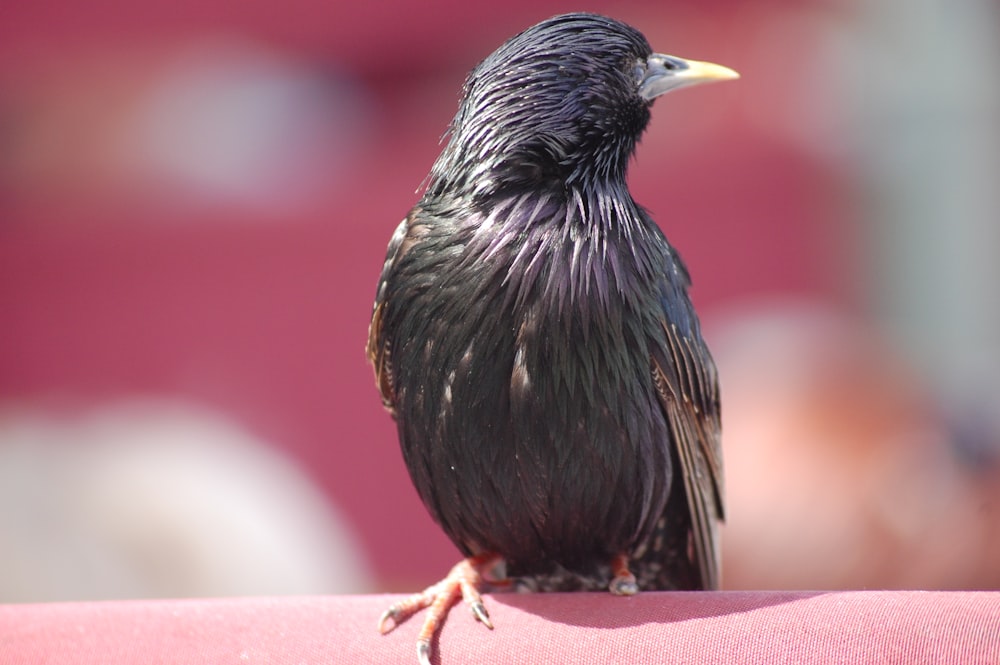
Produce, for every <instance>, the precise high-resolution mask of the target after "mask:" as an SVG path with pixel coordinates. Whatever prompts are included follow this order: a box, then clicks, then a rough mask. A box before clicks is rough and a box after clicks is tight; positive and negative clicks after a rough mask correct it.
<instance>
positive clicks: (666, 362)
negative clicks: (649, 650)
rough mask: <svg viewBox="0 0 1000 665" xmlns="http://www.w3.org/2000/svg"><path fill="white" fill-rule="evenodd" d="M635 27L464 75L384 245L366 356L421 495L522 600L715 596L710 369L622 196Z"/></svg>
mask: <svg viewBox="0 0 1000 665" xmlns="http://www.w3.org/2000/svg"><path fill="white" fill-rule="evenodd" d="M651 52H652V51H651V49H650V47H649V45H648V44H647V43H646V40H645V39H644V38H643V37H642V35H641V34H639V33H638V32H636V31H634V30H633V29H631V28H629V27H628V26H625V25H623V24H621V23H618V22H615V21H612V20H611V19H606V18H603V17H595V16H592V15H569V16H564V17H559V18H558V19H553V20H552V21H550V22H546V23H542V24H540V25H539V26H535V27H534V28H531V29H529V30H528V31H526V32H524V33H522V34H521V35H518V36H516V37H514V38H513V39H511V40H510V41H508V42H507V43H506V44H505V45H504V46H502V47H501V48H500V49H498V50H497V51H496V52H495V53H494V54H493V55H491V56H490V57H489V58H487V59H486V60H485V61H484V62H483V63H481V64H480V65H479V66H478V67H477V68H476V69H474V70H473V71H472V73H471V74H470V75H469V78H468V80H467V82H466V85H465V88H464V92H463V100H462V104H461V106H460V109H459V112H458V114H457V115H456V117H455V120H454V121H453V123H452V126H451V129H450V133H449V138H448V143H447V145H446V146H445V148H444V150H443V151H442V153H441V156H440V157H439V158H438V160H437V162H436V163H435V165H434V167H433V169H432V171H431V174H430V176H429V181H428V184H427V189H426V192H425V194H424V196H423V198H422V199H421V201H420V202H419V203H418V204H417V206H416V207H414V209H413V210H412V211H411V212H410V213H409V215H408V216H407V217H406V219H405V220H404V221H403V222H402V223H401V224H400V225H399V227H398V228H397V230H396V233H395V234H394V235H393V238H392V240H391V242H390V244H389V249H388V253H387V256H386V262H385V266H384V268H383V271H382V276H381V280H380V283H379V287H378V292H377V297H376V302H375V307H374V313H373V317H372V325H371V329H370V336H369V343H368V353H369V356H370V358H371V359H372V362H373V364H374V366H375V370H376V381H377V384H378V386H379V390H380V392H381V394H382V398H383V401H384V403H385V404H386V406H387V408H389V409H390V411H391V412H392V413H393V415H394V417H395V418H396V420H397V423H398V429H399V438H400V444H401V448H402V451H403V455H404V459H405V461H406V465H407V468H408V469H409V471H410V475H411V478H412V479H413V482H414V485H415V486H416V489H417V491H418V493H419V495H420V497H421V499H422V500H423V502H424V504H425V505H426V506H427V508H428V509H429V510H430V512H431V514H432V515H433V517H434V519H435V520H436V521H437V522H438V523H439V524H440V525H441V526H442V528H443V529H444V531H445V532H446V533H447V534H448V536H449V537H450V538H451V539H452V541H453V542H454V543H455V544H456V545H457V546H458V547H459V548H460V549H461V550H462V552H463V553H464V554H466V555H474V554H480V553H484V552H494V553H498V554H500V555H501V556H502V557H503V558H504V560H505V562H506V572H507V573H508V574H509V575H510V576H511V577H513V578H515V580H516V584H517V586H518V587H520V588H526V589H537V590H572V589H596V588H607V584H608V581H609V579H610V576H611V575H610V573H609V566H608V564H609V561H610V559H611V557H613V556H614V555H615V554H618V553H622V552H625V553H627V554H629V555H630V557H631V560H632V562H631V566H632V568H633V571H634V572H635V574H636V577H637V579H638V582H639V587H640V588H643V589H668V588H671V589H673V588H679V589H692V588H713V587H715V586H717V584H718V579H719V574H718V539H717V524H718V521H719V520H720V519H721V518H722V493H721V480H722V477H721V474H722V466H721V456H720V453H719V397H718V388H717V380H716V375H715V369H714V365H713V363H712V360H711V357H710V355H709V353H708V350H707V348H706V347H705V344H704V342H703V340H702V337H701V333H700V331H699V326H698V320H697V317H696V315H695V312H694V310H693V307H692V305H691V302H690V300H689V298H688V295H687V290H688V287H689V279H688V275H687V272H686V270H685V268H684V266H683V265H682V263H681V261H680V259H679V257H678V256H677V253H676V252H675V251H674V249H673V248H672V247H671V246H670V245H669V244H668V242H667V240H666V239H665V238H664V236H663V234H662V232H661V231H660V229H659V228H658V227H657V226H656V224H655V223H654V222H653V221H652V220H651V219H650V217H649V216H648V214H647V213H646V212H645V211H644V210H643V209H642V208H641V207H640V206H639V205H637V204H636V203H635V202H634V201H633V199H632V196H631V195H630V193H629V191H628V188H627V186H626V184H625V173H626V168H627V165H628V162H629V160H630V158H631V156H632V154H633V151H634V148H635V145H636V142H637V140H638V138H639V136H640V135H641V133H642V131H643V130H644V128H645V126H646V124H647V123H648V121H649V103H648V102H645V101H644V100H642V99H641V98H639V97H638V96H637V95H636V94H635V92H634V91H635V87H636V84H635V81H634V80H633V78H632V77H633V68H634V63H635V61H637V60H640V59H644V58H646V57H647V56H648V55H649V54H650V53H651Z"/></svg>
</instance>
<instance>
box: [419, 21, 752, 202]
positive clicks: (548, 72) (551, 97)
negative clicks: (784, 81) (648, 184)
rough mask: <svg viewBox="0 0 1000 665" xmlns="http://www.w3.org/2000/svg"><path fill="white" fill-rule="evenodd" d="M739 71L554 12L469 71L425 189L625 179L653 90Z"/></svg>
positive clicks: (607, 24)
mask: <svg viewBox="0 0 1000 665" xmlns="http://www.w3.org/2000/svg"><path fill="white" fill-rule="evenodd" d="M737 76H738V75H737V74H736V72H734V71H732V70H731V69H728V68H726V67H722V66H719V65H713V64H711V63H703V62H697V61H693V60H684V59H681V58H676V57H673V56H668V55H663V54H659V53H654V52H653V50H652V49H651V48H650V46H649V43H648V42H647V41H646V38H645V37H643V35H642V34H641V33H640V32H638V31H637V30H635V29H634V28H632V27H630V26H628V25H625V24H624V23H621V22H619V21H615V20H613V19H610V18H606V17H604V16H598V15H594V14H566V15H562V16H556V17H553V18H551V19H548V20H546V21H543V22H541V23H539V24H537V25H535V26H533V27H531V28H528V29H527V30H525V31H524V32H522V33H520V34H518V35H515V36H514V37H512V38H511V39H510V40H508V41H507V42H506V43H504V44H503V45H502V46H500V48H498V49H497V50H496V51H494V52H493V53H492V54H491V55H489V56H488V57H487V58H486V59H485V60H483V61H482V62H481V63H480V64H479V65H478V66H476V68H475V69H473V70H472V72H471V73H470V74H469V77H468V79H467V80H466V82H465V86H464V88H463V94H462V101H461V104H460V106H459V110H458V113H457V114H456V116H455V119H454V120H453V121H452V124H451V127H450V131H449V138H448V144H447V146H446V147H445V149H444V150H443V151H442V153H441V156H440V157H439V158H438V160H437V162H436V163H435V165H434V168H433V170H432V171H431V176H430V187H429V191H430V192H432V193H433V192H434V191H435V190H437V191H444V190H445V189H446V188H447V189H448V190H449V191H456V190H457V191H461V192H463V193H464V194H467V195H471V196H472V197H473V198H476V199H479V198H486V197H490V196H493V195H496V194H498V193H500V194H502V193H505V192H510V193H516V192H517V191H518V190H520V189H525V188H532V189H538V188H540V187H552V188H564V189H565V188H568V187H572V186H585V185H587V184H597V183H601V182H604V181H607V180H613V179H619V180H621V179H624V175H625V170H626V167H627V165H628V161H629V158H630V157H631V155H632V153H633V151H634V149H635V144H636V142H637V141H638V139H639V136H640V135H641V134H642V132H643V130H644V129H645V128H646V125H647V123H648V122H649V108H650V106H651V105H652V103H653V101H654V100H655V99H656V98H657V97H659V96H660V95H662V94H664V93H666V92H669V91H671V90H676V89H678V88H680V87H683V86H687V85H692V84H695V83H704V82H708V81H714V80H723V79H728V78H736V77H737Z"/></svg>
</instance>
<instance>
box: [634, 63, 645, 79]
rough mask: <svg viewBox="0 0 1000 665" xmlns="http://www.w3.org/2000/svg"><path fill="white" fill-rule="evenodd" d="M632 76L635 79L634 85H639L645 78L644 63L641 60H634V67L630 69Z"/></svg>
mask: <svg viewBox="0 0 1000 665" xmlns="http://www.w3.org/2000/svg"><path fill="white" fill-rule="evenodd" d="M632 76H633V77H634V78H635V84H636V85H639V84H640V83H642V80H643V79H644V78H646V62H645V61H643V60H636V61H635V66H634V68H633V69H632Z"/></svg>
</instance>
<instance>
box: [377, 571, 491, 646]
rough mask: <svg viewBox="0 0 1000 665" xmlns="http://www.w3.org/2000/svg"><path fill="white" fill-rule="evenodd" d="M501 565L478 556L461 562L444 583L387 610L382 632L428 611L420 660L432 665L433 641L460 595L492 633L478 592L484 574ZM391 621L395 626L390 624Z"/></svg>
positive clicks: (419, 642) (420, 639)
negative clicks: (421, 612) (423, 611)
mask: <svg viewBox="0 0 1000 665" xmlns="http://www.w3.org/2000/svg"><path fill="white" fill-rule="evenodd" d="M499 561H500V557H499V556H498V555H496V554H479V555H476V556H471V557H469V558H467V559H463V560H462V561H459V562H458V564H456V565H455V567H453V568H452V569H451V570H450V571H449V572H448V575H447V576H446V577H445V578H444V579H443V580H441V581H440V582H438V583H437V584H433V585H431V586H429V587H427V588H426V589H424V590H423V591H421V592H420V593H415V594H413V595H412V596H410V597H409V598H404V599H403V600H401V601H399V602H398V603H396V604H394V605H393V606H392V607H390V608H389V609H387V610H386V611H385V612H384V613H383V614H382V616H381V617H380V618H379V620H378V630H379V632H380V633H382V634H385V633H387V632H389V631H390V630H392V629H393V628H395V627H396V626H398V625H399V624H400V623H402V622H403V621H405V620H406V619H407V618H409V617H410V616H412V615H413V614H415V613H417V612H419V611H420V610H422V609H424V608H425V607H429V608H430V609H428V610H427V616H426V617H425V618H424V625H423V627H421V629H420V633H419V634H418V635H417V658H418V659H419V661H420V663H421V665H429V664H430V652H431V640H432V639H433V638H434V635H435V634H436V633H437V631H438V629H439V628H440V626H441V621H442V620H444V618H445V616H447V615H448V611H449V610H450V609H451V607H452V605H454V604H455V603H456V602H458V597H459V596H460V595H461V597H462V600H463V601H465V604H466V605H468V606H469V607H470V609H471V610H472V614H473V615H474V616H475V617H476V619H478V620H479V621H480V622H482V624H483V625H485V626H486V627H487V628H489V629H490V630H492V629H493V624H492V623H491V622H490V615H489V613H488V612H487V611H486V606H485V605H483V597H482V596H481V595H480V594H479V589H480V587H481V586H482V584H483V574H482V573H483V571H485V570H489V569H491V568H493V566H495V565H496V564H497V562H499ZM390 620H391V621H392V625H390V624H389V622H390Z"/></svg>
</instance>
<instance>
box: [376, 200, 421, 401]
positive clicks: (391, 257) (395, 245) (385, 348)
mask: <svg viewBox="0 0 1000 665" xmlns="http://www.w3.org/2000/svg"><path fill="white" fill-rule="evenodd" d="M416 212H417V209H414V210H413V211H412V212H411V213H410V214H409V215H407V216H406V219H404V220H403V221H402V222H400V223H399V226H397V227H396V231H395V232H394V233H393V234H392V238H391V239H390V240H389V247H388V248H387V249H386V253H385V264H384V265H383V266H382V274H381V276H380V277H379V280H378V290H377V291H376V293H375V305H374V306H373V308H372V321H371V324H370V325H369V326H368V344H367V345H366V346H365V353H366V354H367V355H368V360H369V361H370V362H371V364H372V366H373V367H374V369H375V386H376V387H377V388H378V391H379V393H380V394H381V395H382V404H383V405H384V406H385V408H386V409H388V411H389V412H390V413H391V414H393V416H395V415H396V405H395V389H394V386H393V377H392V349H391V348H390V345H389V340H387V339H386V338H385V336H384V335H383V334H382V317H383V315H384V314H385V308H386V306H387V304H386V291H387V287H388V283H389V279H390V277H391V274H392V269H393V266H394V265H395V263H396V261H397V260H398V259H399V257H400V256H402V255H403V254H404V253H406V251H407V250H409V248H410V247H411V246H412V245H413V242H414V240H415V237H414V232H415V230H416V229H418V228H419V227H418V226H416V225H414V224H412V223H411V220H412V219H413V218H414V215H415V214H416Z"/></svg>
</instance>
